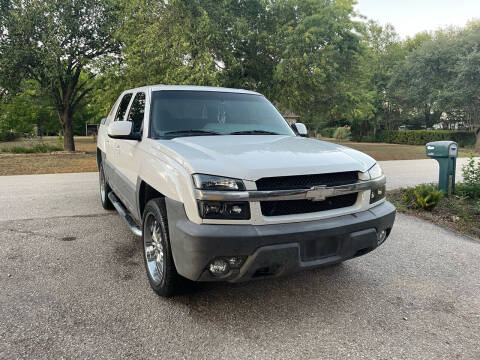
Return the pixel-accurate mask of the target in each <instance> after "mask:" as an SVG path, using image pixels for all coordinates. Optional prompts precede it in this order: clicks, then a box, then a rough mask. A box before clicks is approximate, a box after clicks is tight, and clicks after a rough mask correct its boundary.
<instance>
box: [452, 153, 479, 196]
mask: <svg viewBox="0 0 480 360" xmlns="http://www.w3.org/2000/svg"><path fill="white" fill-rule="evenodd" d="M462 171H463V183H460V184H456V185H455V194H457V195H459V196H462V197H469V198H472V199H480V160H479V161H478V162H475V159H474V158H473V156H471V157H470V159H469V160H468V162H467V163H466V164H465V165H463V167H462Z"/></svg>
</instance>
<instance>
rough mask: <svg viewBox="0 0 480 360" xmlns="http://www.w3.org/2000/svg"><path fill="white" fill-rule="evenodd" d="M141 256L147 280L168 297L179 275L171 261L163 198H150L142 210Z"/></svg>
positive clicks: (175, 285)
mask: <svg viewBox="0 0 480 360" xmlns="http://www.w3.org/2000/svg"><path fill="white" fill-rule="evenodd" d="M142 223H143V231H142V237H143V250H144V251H143V258H144V262H145V269H146V271H147V276H148V281H149V283H150V286H151V287H152V289H153V290H155V292H157V294H158V295H160V296H164V297H170V296H172V295H173V294H174V293H175V290H176V289H177V287H178V284H179V281H180V276H179V275H178V274H177V270H176V269H175V264H174V262H173V256H172V250H171V248H170V238H169V236H168V222H167V211H166V208H165V201H164V199H153V200H150V201H149V202H148V203H147V205H146V206H145V210H144V212H143V222H142Z"/></svg>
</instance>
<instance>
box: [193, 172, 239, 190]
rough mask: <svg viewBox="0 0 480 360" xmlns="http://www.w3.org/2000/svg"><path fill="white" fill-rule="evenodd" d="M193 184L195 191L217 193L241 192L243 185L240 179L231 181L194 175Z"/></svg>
mask: <svg viewBox="0 0 480 360" xmlns="http://www.w3.org/2000/svg"><path fill="white" fill-rule="evenodd" d="M193 183H194V184H195V187H196V188H197V189H201V190H217V191H243V190H245V184H244V183H243V181H242V180H240V179H232V178H227V177H223V176H215V175H205V174H195V175H193Z"/></svg>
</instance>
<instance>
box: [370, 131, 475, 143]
mask: <svg viewBox="0 0 480 360" xmlns="http://www.w3.org/2000/svg"><path fill="white" fill-rule="evenodd" d="M377 136H378V140H379V141H381V142H386V143H390V144H407V145H425V144H426V143H428V142H431V141H441V140H451V141H455V142H456V143H458V146H460V147H465V146H473V145H475V141H476V137H475V133H474V132H473V131H453V130H383V131H381V132H379V134H378V135H377Z"/></svg>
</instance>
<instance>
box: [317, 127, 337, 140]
mask: <svg viewBox="0 0 480 360" xmlns="http://www.w3.org/2000/svg"><path fill="white" fill-rule="evenodd" d="M335 130H337V128H334V127H327V128H323V129H321V130H319V134H320V136H323V137H327V138H333V134H334V133H335Z"/></svg>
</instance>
